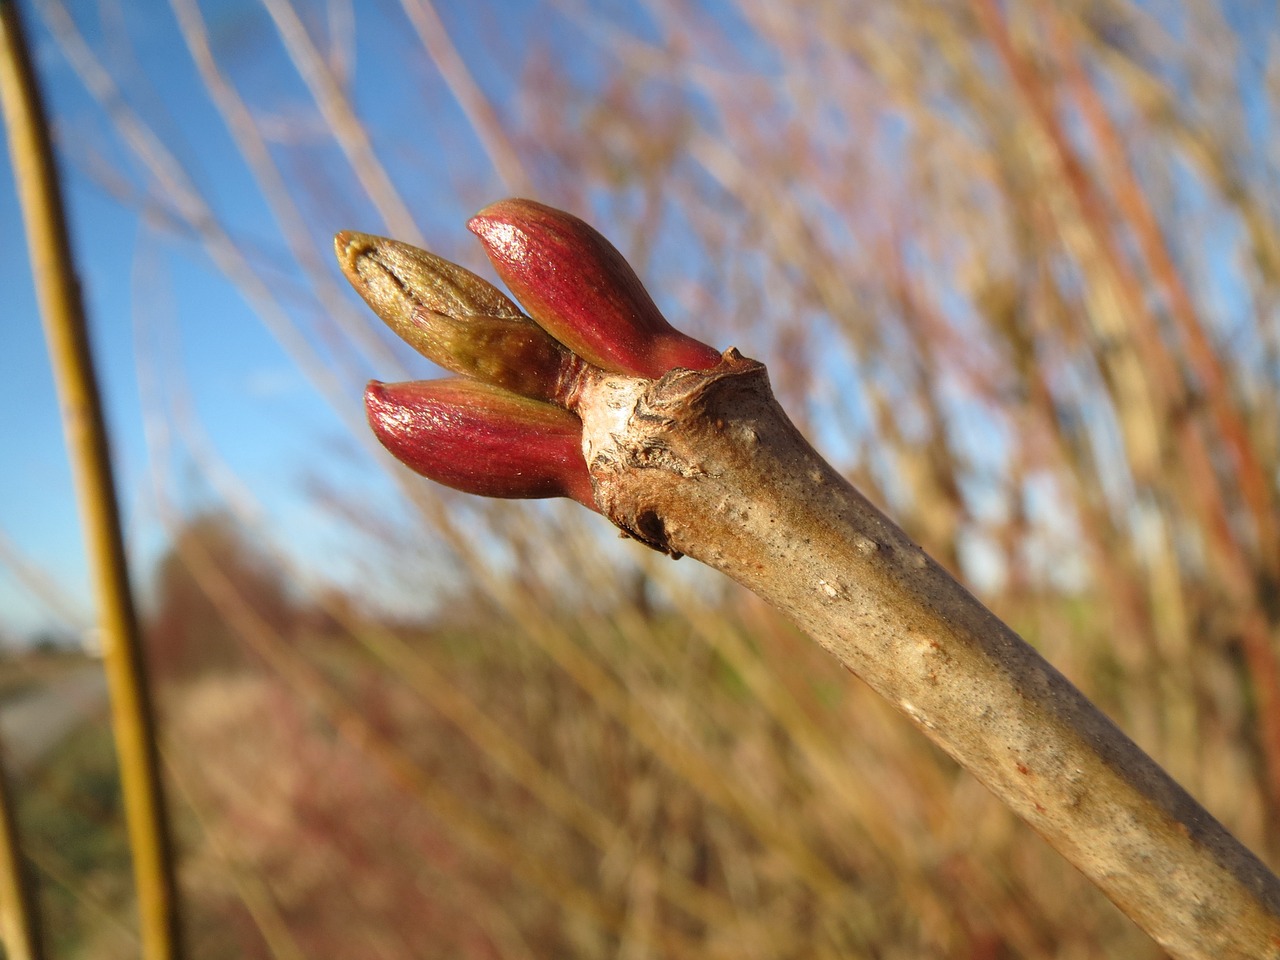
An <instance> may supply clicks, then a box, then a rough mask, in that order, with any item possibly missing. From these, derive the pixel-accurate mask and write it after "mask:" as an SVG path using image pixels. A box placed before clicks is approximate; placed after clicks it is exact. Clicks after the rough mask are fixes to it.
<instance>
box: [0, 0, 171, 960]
mask: <svg viewBox="0 0 1280 960" xmlns="http://www.w3.org/2000/svg"><path fill="white" fill-rule="evenodd" d="M0 23H2V24H3V28H2V29H0V99H2V100H3V106H4V115H5V124H6V127H7V130H8V134H9V150H10V153H11V155H12V162H13V169H14V178H15V180H16V183H17V188H18V196H19V201H20V203H21V204H22V212H23V219H24V221H25V224H26V231H27V245H28V249H29V251H30V256H31V269H32V273H33V275H34V278H35V285H36V292H37V295H38V297H39V299H40V310H41V314H42V315H43V318H44V328H45V338H46V340H47V342H48V345H49V357H50V362H51V364H52V367H53V372H54V378H55V381H56V383H57V389H58V397H59V402H60V406H61V408H62V422H63V430H64V431H65V434H66V442H67V451H68V455H69V457H70V459H71V464H72V471H73V473H74V475H75V481H76V494H77V498H78V500H79V503H80V516H81V523H82V527H83V530H84V536H85V540H86V544H87V547H88V553H89V560H90V568H91V571H92V578H93V587H94V594H95V598H96V604H97V609H98V618H99V625H100V627H101V631H102V646H103V656H104V662H105V665H106V671H107V680H108V684H109V687H110V691H111V715H112V724H113V727H114V730H115V741H116V750H117V754H118V756H119V759H120V782H121V789H122V792H123V795H124V807H125V818H126V821H127V826H128V831H129V844H130V849H131V851H132V855H133V866H134V879H135V883H136V884H137V891H138V914H139V923H140V927H141V939H142V955H143V957H145V958H146V960H168V958H174V957H178V956H179V955H180V952H181V951H180V946H179V924H178V905H177V889H176V884H175V881H174V871H173V857H172V852H171V842H170V837H169V828H168V822H167V817H166V813H165V806H164V797H163V794H162V790H161V784H160V777H159V773H158V756H157V750H156V740H155V729H154V728H155V724H154V719H153V713H152V708H151V704H150V701H149V699H148V693H147V683H146V674H145V670H144V665H143V658H142V645H141V639H140V634H139V630H138V620H137V615H136V613H135V611H134V606H133V598H132V595H131V593H130V589H129V574H128V568H127V565H126V562H125V552H124V540H123V537H122V535H121V531H120V517H119V513H118V510H117V507H116V495H115V481H114V478H113V476H112V472H111V460H110V456H109V450H108V443H107V433H106V424H105V422H104V419H103V413H102V405H101V400H100V397H99V394H98V387H97V381H96V377H95V374H94V369H93V363H92V357H91V356H90V350H89V340H88V335H87V331H86V327H85V318H84V308H83V304H82V303H81V300H80V293H79V286H78V284H77V281H76V277H75V274H74V271H73V269H72V266H71V265H72V263H73V261H72V258H71V245H70V240H69V237H68V234H67V226H66V220H65V218H64V215H63V207H62V196H61V191H60V189H59V184H58V178H57V173H56V170H55V165H54V158H53V148H52V145H51V143H50V140H49V130H48V124H47V122H46V120H45V113H44V108H43V104H42V103H41V99H40V93H39V90H38V87H37V83H36V77H35V72H34V70H33V69H32V67H31V61H30V58H29V56H28V55H27V50H26V45H25V43H24V40H23V33H22V29H21V24H20V22H19V20H18V11H17V9H16V5H15V4H13V3H11V2H9V0H0Z"/></svg>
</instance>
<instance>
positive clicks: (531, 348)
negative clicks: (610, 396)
mask: <svg viewBox="0 0 1280 960" xmlns="http://www.w3.org/2000/svg"><path fill="white" fill-rule="evenodd" d="M334 248H335V250H336V252H337V255H338V262H339V263H340V264H341V266H342V271H343V273H345V274H346V276H347V279H348V280H349V281H350V282H351V285H352V286H353V287H355V289H356V292H357V293H359V294H360V296H362V297H363V298H364V300H365V302H366V303H368V304H369V306H370V307H372V308H373V311H374V312H375V313H376V314H377V315H378V316H379V317H381V318H382V320H383V322H385V323H386V324H387V326H389V327H390V328H391V329H392V330H393V331H394V332H395V333H396V335H397V336H399V337H400V338H401V339H402V340H404V341H405V342H406V343H408V344H409V345H410V346H411V347H413V348H414V349H415V350H417V351H418V352H419V353H421V354H422V355H423V356H424V357H426V358H427V359H429V360H431V361H432V362H433V363H436V364H438V365H439V366H441V367H444V368H445V369H446V370H450V371H452V372H454V373H460V374H463V375H465V376H470V377H475V378H476V379H477V380H482V381H484V382H485V383H491V384H493V385H494V386H498V387H502V388H504V389H506V390H510V391H512V392H513V393H518V394H521V395H523V396H528V397H536V398H538V399H550V398H552V397H554V396H555V394H556V385H557V382H558V380H559V378H560V376H561V374H562V373H563V372H565V371H567V370H568V368H569V366H570V365H571V364H572V363H573V362H574V361H573V358H572V355H571V354H570V353H569V351H568V350H567V349H566V348H565V347H563V346H562V345H561V344H560V343H558V342H557V341H556V340H555V338H554V337H552V336H551V335H550V334H548V333H547V332H546V331H545V330H543V329H542V328H541V327H539V326H538V325H537V324H536V323H534V322H533V321H532V320H530V319H529V318H528V317H526V316H525V315H524V314H523V313H521V312H520V310H519V308H517V307H516V305H515V304H514V303H512V302H511V300H509V299H508V298H507V297H506V296H505V295H504V294H503V293H502V292H501V291H500V290H498V289H497V288H496V287H494V286H493V285H492V284H491V283H488V282H487V281H485V280H483V279H481V278H480V277H477V276H476V275H475V274H474V273H472V272H471V271H469V270H466V269H463V268H462V267H460V266H458V265H457V264H455V263H450V262H449V261H448V260H445V259H442V258H441V257H437V256H435V255H434V254H431V253H428V252H427V251H425V250H419V249H418V248H417V247H413V246H410V245H409V244H407V243H401V242H399V241H398V240H389V239H387V238H385V237H375V236H371V235H370V234H366V233H354V232H351V231H343V232H342V233H339V234H338V235H337V236H336V237H335V238H334Z"/></svg>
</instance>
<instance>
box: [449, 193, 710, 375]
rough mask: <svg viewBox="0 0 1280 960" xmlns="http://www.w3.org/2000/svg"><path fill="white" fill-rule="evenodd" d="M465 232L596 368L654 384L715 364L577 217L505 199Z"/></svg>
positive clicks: (552, 329)
mask: <svg viewBox="0 0 1280 960" xmlns="http://www.w3.org/2000/svg"><path fill="white" fill-rule="evenodd" d="M467 226H468V227H469V228H470V230H471V232H472V233H474V234H475V235H476V236H477V237H479V238H480V241H481V242H482V243H483V244H484V246H485V251H486V252H487V253H488V254H489V259H490V260H491V261H492V262H493V265H494V268H495V269H496V270H497V271H498V276H500V277H501V278H502V281H503V282H504V283H505V284H506V285H507V288H508V289H509V290H510V291H511V292H512V293H513V294H515V296H516V298H517V299H518V300H519V301H520V302H521V303H522V304H523V305H524V307H525V309H526V310H528V311H529V314H530V315H531V316H532V317H533V318H534V319H535V320H537V321H538V323H539V324H540V325H541V326H542V327H543V328H545V329H546V330H547V332H548V333H550V334H551V335H552V336H553V337H555V338H556V339H557V340H559V341H560V342H561V343H563V344H564V345H565V346H566V347H568V348H569V349H570V350H572V351H573V352H574V353H576V354H577V355H578V356H580V357H582V358H583V359H585V360H588V361H590V362H591V363H593V364H595V365H596V366H598V367H603V368H604V369H606V370H610V371H613V372H615V373H626V374H632V375H637V376H643V377H650V378H657V377H660V376H662V375H663V374H664V373H666V372H667V371H668V370H670V369H672V368H673V367H686V368H688V369H691V370H709V369H710V368H711V367H714V366H715V365H716V364H717V363H718V362H719V361H720V355H719V354H718V353H717V352H716V351H715V350H713V349H712V348H711V347H709V346H707V345H706V344H705V343H701V342H700V341H698V340H694V339H693V338H692V337H689V336H686V335H685V334H683V333H681V332H679V331H678V330H676V329H675V328H674V327H672V326H671V324H669V323H668V322H667V320H666V318H665V317H663V316H662V314H661V313H660V312H659V310H658V308H657V306H656V305H655V304H654V302H653V299H652V298H651V297H650V296H649V293H648V291H646V290H645V288H644V285H643V284H642V283H641V282H640V278H639V277H637V276H636V274H635V271H634V270H632V269H631V265H630V264H628V263H627V261H626V260H625V259H624V258H623V256H622V254H621V253H619V252H618V250H617V248H616V247H614V246H613V244H611V243H610V242H609V241H608V240H606V239H605V238H604V237H603V236H601V235H600V234H599V233H598V232H597V231H596V230H595V229H593V228H592V227H591V226H589V225H588V224H586V223H584V222H583V221H582V220H579V219H578V218H577V217H575V216H573V215H571V214H568V213H565V212H564V211H562V210H556V209H554V208H553V207H548V206H544V205H543V204H541V203H535V202H534V201H532V200H502V201H499V202H498V203H495V204H492V205H491V206H488V207H485V208H484V209H483V210H481V211H480V212H479V213H478V214H476V216H475V217H473V218H472V219H471V222H470V223H468V224H467Z"/></svg>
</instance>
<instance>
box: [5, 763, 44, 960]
mask: <svg viewBox="0 0 1280 960" xmlns="http://www.w3.org/2000/svg"><path fill="white" fill-rule="evenodd" d="M2 752H3V751H0V753H2ZM17 817H18V811H17V809H16V806H15V804H14V801H13V791H12V790H11V789H10V783H9V777H8V774H7V772H6V771H5V770H4V763H3V761H2V760H0V936H3V938H4V954H5V956H6V957H7V958H8V960H42V958H43V957H44V948H43V944H42V941H41V939H40V915H39V911H38V910H37V909H36V897H35V890H34V889H33V887H32V884H31V875H30V873H29V872H28V871H27V868H26V864H25V863H24V862H23V859H22V847H21V844H20V843H19V842H18V824H17Z"/></svg>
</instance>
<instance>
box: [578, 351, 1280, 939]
mask: <svg viewBox="0 0 1280 960" xmlns="http://www.w3.org/2000/svg"><path fill="white" fill-rule="evenodd" d="M576 412H577V413H578V415H579V416H580V417H581V418H582V421H583V427H584V437H585V445H586V451H587V463H588V468H589V469H590V472H591V476H592V479H593V481H594V483H595V487H596V499H597V503H598V504H599V506H600V508H601V510H602V512H604V514H605V515H606V516H607V517H609V519H610V520H612V521H613V522H614V523H615V524H617V525H618V526H619V527H620V528H621V529H622V530H623V531H625V532H627V533H628V534H630V535H631V536H634V537H636V538H637V539H640V540H642V541H644V542H646V543H648V544H650V545H651V546H654V547H655V548H657V549H660V550H664V551H666V552H668V553H673V554H687V555H688V556H691V557H695V558H696V559H698V560H701V561H702V562H704V563H706V564H707V565H709V566H712V567H714V568H716V569H717V570H720V571H722V572H723V573H726V574H728V575H729V576H731V577H733V578H734V579H735V580H737V581H738V582H739V583H742V584H743V585H744V586H747V587H748V588H750V589H751V590H753V591H754V592H755V593H757V594H758V595H760V596H761V597H763V598H764V599H766V600H768V601H769V602H770V603H772V604H774V605H775V606H777V607H778V608H779V609H780V610H782V611H783V612H785V613H786V614H788V615H789V616H790V617H792V618H793V619H794V620H795V621H796V623H797V624H799V625H800V626H801V627H802V628H804V630H805V631H806V632H807V633H809V635H810V636H811V637H813V639H815V640H816V641H818V643H820V644H821V645H822V646H823V647H824V648H825V649H827V650H828V651H829V652H831V653H832V654H834V655H835V656H836V657H837V658H838V659H839V660H840V662H841V663H842V664H844V665H845V666H846V667H847V668H848V669H849V670H851V671H853V672H854V673H855V674H857V675H858V676H860V677H861V678H862V679H863V680H865V681H866V682H867V683H869V684H870V685H871V686H872V687H873V688H874V689H875V690H876V691H877V692H878V693H880V694H881V696H883V697H885V698H886V699H887V700H889V702H890V703H892V704H893V705H895V706H896V707H897V708H898V709H899V710H901V711H902V712H903V713H904V714H906V715H907V717H909V718H910V719H911V720H912V721H913V722H914V723H915V724H916V725H917V726H919V727H920V728H921V729H922V730H923V731H924V732H925V734H926V735H927V736H929V738H930V739H932V740H933V741H934V742H935V743H937V744H938V745H939V746H940V747H942V748H943V749H944V750H946V751H947V753H949V754H950V755H951V756H952V757H954V758H955V759H956V760H957V761H958V762H959V763H961V764H962V765H963V766H964V767H965V768H966V769H968V770H969V771H970V772H971V773H973V774H974V775H975V776H976V777H977V778H978V779H979V780H981V781H982V782H983V783H984V784H985V785H986V786H987V787H988V788H989V789H990V790H991V791H992V792H993V793H995V794H996V796H998V797H999V798H1000V799H1001V800H1002V801H1004V802H1005V803H1006V804H1007V805H1008V806H1009V807H1010V808H1011V809H1012V810H1013V811H1014V812H1015V813H1017V814H1018V815H1019V816H1020V817H1021V818H1022V819H1024V820H1025V821H1026V822H1027V823H1029V824H1030V825H1031V826H1032V827H1033V828H1034V829H1035V830H1036V831H1037V832H1038V833H1040V834H1041V835H1042V836H1043V837H1044V838H1045V839H1046V840H1048V841H1049V843H1051V844H1052V845H1053V846H1054V847H1055V848H1056V849H1057V850H1058V851H1059V852H1060V853H1062V855H1063V856H1065V857H1066V858H1067V859H1068V860H1070V861H1071V862H1072V863H1073V864H1074V865H1075V866H1076V867H1077V868H1078V869H1079V870H1080V871H1081V872H1082V873H1084V874H1085V875H1086V876H1087V877H1089V878H1090V879H1091V880H1092V881H1093V882H1094V883H1095V884H1097V885H1098V887H1099V888H1100V889H1102V891H1103V892H1104V893H1106V895H1107V896H1108V897H1110V898H1111V899H1112V900H1113V901H1114V902H1115V903H1116V904H1117V905H1118V906H1119V907H1120V908H1121V909H1122V910H1123V911H1124V912H1125V913H1127V914H1128V915H1129V916H1130V917H1131V918H1132V919H1133V920H1134V921H1135V922H1136V923H1137V924H1138V925H1139V926H1141V927H1142V928H1143V929H1144V930H1146V931H1147V932H1148V933H1149V934H1150V935H1151V936H1152V937H1153V938H1154V939H1155V940H1156V941H1158V942H1159V943H1160V944H1161V946H1163V947H1164V948H1165V949H1167V950H1168V951H1169V952H1170V953H1172V954H1173V955H1174V956H1177V957H1188V958H1190V957H1199V958H1206V960H1208V958H1215V960H1223V958H1227V957H1238V958H1240V960H1245V958H1249V960H1256V958H1260V957H1280V880H1277V878H1276V877H1275V876H1274V875H1273V874H1271V873H1270V871H1268V870H1267V868H1266V867H1265V866H1264V865H1263V864H1262V863H1261V862H1260V861H1259V860H1258V859H1257V858H1256V857H1255V856H1254V855H1253V854H1252V853H1250V852H1249V851H1248V850H1247V849H1246V848H1245V847H1244V846H1242V845H1241V844H1240V843H1239V842H1238V841H1237V840H1236V839H1235V838H1234V837H1232V836H1231V835H1230V834H1229V833H1228V832H1227V831H1226V829H1225V828H1224V827H1223V826H1222V825H1221V824H1219V823H1218V821H1217V820H1215V819H1214V818H1213V817H1212V816H1211V815H1210V814H1209V813H1208V812H1207V811H1206V810H1205V809H1204V808H1203V807H1201V806H1200V805H1199V804H1198V803H1197V802H1196V801H1195V800H1194V799H1192V797H1191V796H1190V795H1189V794H1187V792H1186V791H1185V790H1183V789H1182V788H1181V787H1180V786H1179V785H1178V784H1177V783H1176V782H1174V781H1173V779H1172V778H1171V777H1169V775H1168V774H1167V773H1165V772H1164V771H1163V770H1162V769H1161V768H1160V767H1159V766H1158V765H1157V764H1156V763H1155V761H1153V760H1152V759H1151V758H1150V757H1148V756H1147V755H1146V754H1145V753H1143V752H1142V750H1141V749H1139V748H1138V746H1137V745H1136V744H1134V743H1133V741H1131V740H1130V739H1129V738H1128V737H1126V736H1125V735H1124V734H1123V733H1122V732H1121V731H1120V730H1119V729H1118V728H1117V727H1116V726H1115V725H1114V724H1113V723H1112V722H1111V721H1110V720H1109V719H1108V718H1107V717H1106V716H1105V715H1103V714H1102V712H1101V711H1099V710H1098V708H1097V707H1095V706H1094V705H1093V704H1092V703H1090V702H1089V700H1088V699H1087V698H1086V697H1085V696H1084V695H1083V694H1082V693H1080V691H1079V690H1077V689H1076V688H1075V687H1074V686H1073V685H1072V684H1071V682H1070V681H1068V680H1067V679H1066V678H1065V677H1063V676H1062V674H1060V673H1059V672H1058V671H1057V670H1055V669H1054V668H1053V667H1052V666H1051V665H1050V664H1049V663H1047V662H1046V661H1045V660H1044V659H1043V658H1042V657H1041V656H1040V655H1039V654H1038V653H1037V652H1036V651H1035V650H1034V649H1032V648H1031V647H1030V646H1029V645H1028V644H1027V643H1026V642H1025V641H1023V640H1022V639H1021V638H1020V637H1019V636H1018V635H1017V634H1015V633H1014V632H1013V631H1012V630H1011V629H1010V628H1009V627H1008V626H1006V625H1005V624H1004V623H1002V622H1001V621H1000V620H999V619H998V618H997V617H996V616H995V615H994V614H993V613H991V612H990V611H989V610H987V609H986V607H984V606H983V605H982V604H981V603H980V602H979V601H978V600H977V599H975V598H974V597H973V596H972V594H970V593H969V592H968V591H967V590H965V589H964V587H962V586H961V585H960V584H959V583H958V582H956V580H954V579H953V578H952V577H951V575H950V574H948V573H947V572H946V571H945V570H944V569H943V568H942V567H941V566H939V565H938V564H937V563H936V562H934V561H933V560H932V559H931V558H930V557H928V556H927V555H926V554H925V553H924V551H923V550H921V549H920V547H919V546H917V545H916V544H915V543H913V542H912V541H911V540H910V538H909V537H907V535H906V534H905V533H903V531H902V530H901V529H899V528H898V527H897V525H895V524H894V523H893V522H892V521H890V520H889V519H888V518H887V517H885V516H884V515H883V514H882V513H880V512H879V511H878V510H877V509H876V508H875V507H874V506H872V505H871V504H870V503H869V502H868V501H867V500H866V499H865V498H864V497H863V496H862V495H861V494H859V493H858V491H857V490H855V489H854V488H853V487H852V486H850V485H849V484H848V483H847V482H846V481H845V480H844V479H843V478H842V477H841V476H840V475H839V474H838V473H837V472H836V471H835V470H834V469H832V468H831V467H830V466H829V465H828V464H827V463H826V462H825V461H824V460H823V459H822V458H821V457H820V456H819V455H818V454H817V453H816V452H815V451H814V450H813V448H812V447H810V446H809V444H808V443H807V442H806V441H805V440H804V438H803V437H802V436H801V435H800V433H799V432H798V431H797V430H796V429H795V427H794V426H792V424H791V422H790V420H789V419H788V418H787V416H786V414H785V413H784V412H783V411H782V409H781V408H780V407H779V406H778V405H777V403H776V401H775V400H774V398H773V395H772V392H771V391H770V389H769V382H768V376H767V374H766V372H765V369H764V367H763V366H762V365H760V364H758V363H756V362H754V361H751V360H746V359H744V358H742V357H741V356H740V355H738V354H737V353H736V351H732V350H731V351H729V352H728V353H726V354H725V358H724V360H723V362H722V363H721V365H720V366H719V367H717V368H715V369H713V370H711V371H707V372H696V371H689V370H675V371H672V372H671V373H669V374H667V375H666V376H664V377H662V378H661V379H659V380H656V381H649V380H643V379H639V378H634V377H616V376H615V377H604V378H600V379H599V380H597V381H595V382H594V383H592V384H590V385H589V387H588V388H587V389H586V390H584V392H583V394H582V395H581V397H580V400H579V402H578V403H577V405H576Z"/></svg>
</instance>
